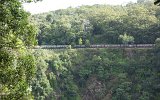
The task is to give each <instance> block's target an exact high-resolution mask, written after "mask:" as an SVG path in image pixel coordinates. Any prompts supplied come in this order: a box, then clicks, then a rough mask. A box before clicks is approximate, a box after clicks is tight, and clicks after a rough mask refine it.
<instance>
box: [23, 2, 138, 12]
mask: <svg viewBox="0 0 160 100" xmlns="http://www.w3.org/2000/svg"><path fill="white" fill-rule="evenodd" d="M136 1H137V0H43V1H42V2H37V3H26V4H23V7H24V9H25V10H26V11H29V12H30V13H31V14H38V13H43V12H48V11H54V10H58V9H65V8H68V7H77V6H81V5H94V4H110V5H124V4H127V3H128V2H136Z"/></svg>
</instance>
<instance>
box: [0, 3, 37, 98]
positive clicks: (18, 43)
mask: <svg viewBox="0 0 160 100" xmlns="http://www.w3.org/2000/svg"><path fill="white" fill-rule="evenodd" d="M22 2H23V1H22V0H1V1H0V99H2V100H21V99H23V100H25V99H29V98H30V99H31V98H32V97H31V95H30V92H31V87H30V81H31V79H32V77H33V75H34V70H35V69H34V68H35V62H34V57H33V56H32V54H30V53H29V51H28V50H27V47H30V46H32V45H34V44H35V43H36V40H35V36H36V29H35V28H34V26H33V25H32V24H31V23H30V21H29V18H28V17H29V13H26V12H25V11H24V10H23V8H22V5H21V4H22Z"/></svg>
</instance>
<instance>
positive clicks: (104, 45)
mask: <svg viewBox="0 0 160 100" xmlns="http://www.w3.org/2000/svg"><path fill="white" fill-rule="evenodd" d="M154 46H155V44H101V45H89V46H86V45H75V46H71V45H40V46H35V47H34V49H69V48H74V49H80V48H153V47H154Z"/></svg>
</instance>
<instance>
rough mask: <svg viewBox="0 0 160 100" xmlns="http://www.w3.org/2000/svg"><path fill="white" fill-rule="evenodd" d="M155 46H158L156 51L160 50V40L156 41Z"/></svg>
mask: <svg viewBox="0 0 160 100" xmlns="http://www.w3.org/2000/svg"><path fill="white" fill-rule="evenodd" d="M155 46H156V49H158V50H159V49H160V38H157V39H156V40H155Z"/></svg>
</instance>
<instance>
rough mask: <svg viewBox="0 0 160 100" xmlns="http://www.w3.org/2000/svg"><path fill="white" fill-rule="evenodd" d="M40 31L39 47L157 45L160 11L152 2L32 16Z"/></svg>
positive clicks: (92, 7) (77, 8) (69, 10)
mask: <svg viewBox="0 0 160 100" xmlns="http://www.w3.org/2000/svg"><path fill="white" fill-rule="evenodd" d="M32 19H33V20H35V22H36V23H37V25H38V27H39V35H38V37H37V38H38V44H39V45H43V44H48V45H49V44H56V45H57V44H71V45H75V44H86V43H90V44H119V43H122V42H123V41H122V40H121V38H120V35H123V36H124V35H126V36H131V37H133V38H134V39H132V40H131V41H129V42H132V43H136V44H140V43H141V44H146V43H154V41H155V39H156V38H157V37H160V34H159V28H160V25H159V23H160V22H159V19H160V8H159V7H157V6H155V5H154V4H153V2H151V1H150V0H138V3H129V4H127V5H126V6H111V5H93V6H80V7H76V8H71V7H70V8H67V9H62V10H57V11H52V12H48V13H43V14H37V15H33V18H32Z"/></svg>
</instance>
